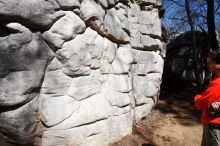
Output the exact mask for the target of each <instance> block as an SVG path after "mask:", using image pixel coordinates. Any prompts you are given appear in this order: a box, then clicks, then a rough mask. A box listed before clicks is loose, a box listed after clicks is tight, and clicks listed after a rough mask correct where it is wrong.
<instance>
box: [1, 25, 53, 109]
mask: <svg viewBox="0 0 220 146" xmlns="http://www.w3.org/2000/svg"><path fill="white" fill-rule="evenodd" d="M8 26H9V25H8ZM10 27H13V29H14V30H16V29H17V31H18V32H20V33H15V34H11V35H9V36H7V37H4V38H0V48H1V49H0V68H1V72H0V77H1V78H0V84H1V85H4V86H0V91H1V93H0V107H2V106H3V107H6V106H15V105H23V104H25V103H27V102H28V101H30V100H31V99H33V98H34V97H35V96H36V95H37V94H39V92H40V88H41V84H42V80H43V77H44V73H45V69H46V65H47V63H48V61H49V60H50V59H51V58H52V56H53V54H52V52H51V50H50V48H49V47H48V45H47V44H46V43H45V42H44V41H43V40H42V39H41V38H40V34H39V33H35V34H34V33H32V32H30V31H29V30H28V29H27V28H25V27H23V26H21V25H20V24H16V23H11V24H10ZM11 97H13V98H11Z"/></svg>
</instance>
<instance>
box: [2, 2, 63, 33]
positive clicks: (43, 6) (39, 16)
mask: <svg viewBox="0 0 220 146" xmlns="http://www.w3.org/2000/svg"><path fill="white" fill-rule="evenodd" d="M58 8H59V5H57V3H56V2H55V1H54V0H50V1H45V0H37V1H36V0H35V1H33V0H19V1H14V0H0V20H1V21H18V22H20V23H21V24H22V25H24V26H28V27H30V28H31V29H33V30H42V29H43V30H45V29H47V28H49V27H50V26H51V25H52V24H53V22H54V21H56V20H57V19H58V18H59V17H61V16H62V15H63V14H62V13H60V12H56V11H55V10H56V9H58Z"/></svg>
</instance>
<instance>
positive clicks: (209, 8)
mask: <svg viewBox="0 0 220 146" xmlns="http://www.w3.org/2000/svg"><path fill="white" fill-rule="evenodd" d="M163 2H164V7H165V10H166V13H165V15H164V18H163V24H164V26H165V28H166V29H167V36H168V40H172V39H174V38H175V37H176V36H177V35H178V34H181V33H183V32H186V31H190V32H191V40H192V44H191V47H192V49H193V67H194V74H195V80H196V85H197V89H198V91H201V90H202V88H203V87H205V86H206V85H207V84H208V82H209V80H210V77H211V75H210V72H209V70H208V69H207V67H206V63H205V62H206V54H207V52H208V51H210V49H212V50H214V49H218V48H219V46H218V41H217V37H216V26H215V21H217V22H220V12H219V7H220V1H219V0H218V1H214V0H207V1H204V0H163ZM218 24H220V23H218ZM217 28H218V29H217V30H219V28H220V25H217ZM198 30H200V31H201V30H202V31H203V32H206V33H207V39H208V42H209V46H208V47H206V48H204V49H201V48H199V47H197V44H198V43H199V42H196V38H195V33H194V32H195V31H198Z"/></svg>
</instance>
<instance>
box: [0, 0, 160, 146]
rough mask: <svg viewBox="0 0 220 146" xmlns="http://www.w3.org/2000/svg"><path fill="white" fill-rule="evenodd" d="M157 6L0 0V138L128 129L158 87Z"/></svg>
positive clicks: (114, 135) (102, 141)
mask: <svg viewBox="0 0 220 146" xmlns="http://www.w3.org/2000/svg"><path fill="white" fill-rule="evenodd" d="M161 6H162V4H161V1H159V0H135V1H133V0H132V1H130V0H20V1H19V2H17V1H14V0H7V1H6V0H0V8H1V9H0V139H4V143H3V141H1V140H0V145H7V144H6V143H8V145H11V144H15V145H28V146H31V145H36V146H40V145H43V146H53V145H58V146H64V145H71V146H76V145H80V146H88V145H89V146H102V145H103V146H104V145H108V144H109V143H111V142H115V141H117V140H119V139H120V138H122V137H123V136H125V135H127V134H129V133H131V132H132V126H133V124H135V123H137V122H138V121H139V120H140V119H142V118H144V117H146V116H147V115H148V114H149V113H150V111H151V109H152V107H153V106H155V104H156V103H157V97H158V94H159V91H160V83H161V76H162V72H163V62H164V59H163V57H164V48H163V43H162V38H161V24H160V19H159V15H158V13H159V12H158V9H159V8H160V7H161ZM1 142H2V143H1Z"/></svg>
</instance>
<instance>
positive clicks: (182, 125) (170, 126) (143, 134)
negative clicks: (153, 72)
mask: <svg viewBox="0 0 220 146" xmlns="http://www.w3.org/2000/svg"><path fill="white" fill-rule="evenodd" d="M194 95H195V94H194V93H193V91H192V90H191V89H187V90H184V91H183V90H175V92H173V91H166V92H165V91H163V92H162V93H161V96H160V98H159V102H158V105H157V106H156V107H155V108H154V109H153V110H152V112H151V114H150V115H148V116H147V118H145V119H144V120H142V121H141V122H139V123H138V124H137V125H136V126H135V127H133V133H132V134H131V135H128V136H126V137H124V138H123V139H121V140H120V141H118V142H116V143H113V144H111V145H110V146H200V144H201V137H202V125H201V124H200V112H199V111H197V110H196V109H195V107H194V103H193V97H194Z"/></svg>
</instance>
